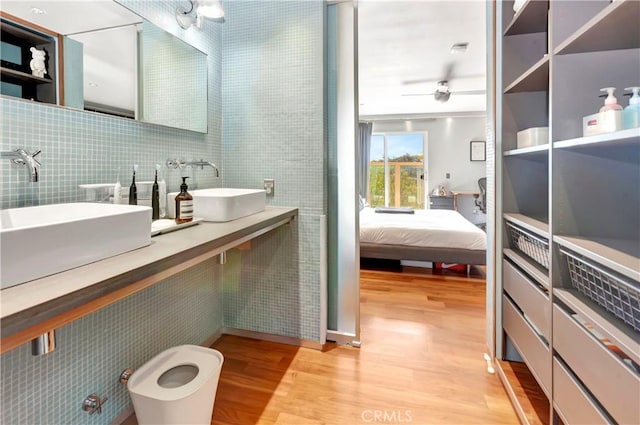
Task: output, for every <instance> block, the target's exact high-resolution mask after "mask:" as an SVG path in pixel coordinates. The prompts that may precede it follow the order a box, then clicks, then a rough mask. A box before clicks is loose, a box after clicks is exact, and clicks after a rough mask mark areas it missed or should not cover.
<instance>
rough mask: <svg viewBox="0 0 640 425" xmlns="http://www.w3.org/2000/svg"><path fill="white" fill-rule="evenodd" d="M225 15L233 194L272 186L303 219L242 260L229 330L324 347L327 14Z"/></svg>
mask: <svg viewBox="0 0 640 425" xmlns="http://www.w3.org/2000/svg"><path fill="white" fill-rule="evenodd" d="M225 12H226V16H225V19H226V22H225V28H224V37H223V71H222V72H223V75H224V85H223V118H224V120H223V121H224V124H223V135H224V137H223V164H224V165H223V170H222V173H223V174H224V175H225V185H228V186H230V187H246V188H260V187H262V181H263V179H264V178H273V179H275V196H274V197H272V198H268V202H269V204H271V205H282V206H294V207H298V208H299V212H300V216H299V220H298V221H297V223H295V225H294V226H292V228H290V229H288V230H287V229H283V230H280V231H278V233H277V234H276V235H273V236H272V237H268V238H265V239H264V240H262V239H261V240H260V242H259V245H258V246H257V247H256V248H254V249H252V250H251V251H246V252H245V254H243V258H242V264H241V265H238V267H239V270H236V271H235V272H234V273H237V274H238V275H239V276H240V278H239V280H237V282H238V283H237V284H235V286H234V283H233V282H234V281H229V280H228V276H226V277H225V283H224V284H225V306H224V308H225V311H224V317H225V325H226V326H229V327H240V328H243V329H250V330H256V331H260V332H266V333H273V334H279V335H286V336H291V337H296V338H302V339H306V340H314V341H318V340H319V339H320V217H321V216H322V215H324V214H326V173H325V168H326V166H325V164H326V159H325V138H324V121H323V120H324V110H323V108H324V100H323V96H324V87H323V80H324V77H323V69H324V63H323V55H324V53H323V20H324V5H323V2H322V1H321V0H312V1H231V2H227V3H225ZM289 249H291V250H292V251H288V250H289ZM274 253H275V255H274ZM229 269H230V268H229ZM226 273H227V269H225V274H226ZM229 273H232V272H231V271H230V272H229ZM227 285H232V286H233V291H231V292H230V291H229V290H228V289H229V288H228V287H227ZM273 311H275V312H276V313H275V314H273Z"/></svg>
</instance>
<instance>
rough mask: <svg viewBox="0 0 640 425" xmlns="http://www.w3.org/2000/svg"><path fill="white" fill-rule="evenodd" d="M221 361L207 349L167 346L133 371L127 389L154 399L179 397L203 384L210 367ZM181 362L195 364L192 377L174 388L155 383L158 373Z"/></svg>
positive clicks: (190, 392)
mask: <svg viewBox="0 0 640 425" xmlns="http://www.w3.org/2000/svg"><path fill="white" fill-rule="evenodd" d="M222 361H223V359H222V355H221V354H220V353H219V352H218V351H216V350H213V349H211V348H205V347H200V346H197V345H181V346H178V347H173V348H169V349H168V350H165V351H163V352H161V353H160V354H158V355H157V356H155V357H154V358H153V359H151V360H150V361H149V362H147V363H145V364H144V365H143V366H142V367H141V368H140V369H138V370H136V371H135V372H134V373H133V375H132V376H131V378H130V379H129V382H128V383H127V388H128V389H129V391H130V392H132V393H133V394H137V395H140V396H144V397H149V398H152V399H155V400H162V401H172V400H180V399H183V398H185V397H188V396H190V395H191V394H193V393H194V392H195V391H197V390H198V389H200V388H201V386H202V385H203V383H204V382H205V381H206V380H207V379H209V378H210V377H211V375H212V372H213V370H214V369H216V368H219V367H220V365H221V364H222ZM183 365H190V366H194V367H197V368H198V374H197V375H196V377H195V378H193V379H192V380H191V381H189V382H188V383H186V384H185V385H181V386H179V387H175V388H165V387H162V386H160V385H159V384H158V379H159V378H160V376H161V375H162V374H164V373H165V372H166V371H168V370H170V369H173V368H175V367H178V366H183Z"/></svg>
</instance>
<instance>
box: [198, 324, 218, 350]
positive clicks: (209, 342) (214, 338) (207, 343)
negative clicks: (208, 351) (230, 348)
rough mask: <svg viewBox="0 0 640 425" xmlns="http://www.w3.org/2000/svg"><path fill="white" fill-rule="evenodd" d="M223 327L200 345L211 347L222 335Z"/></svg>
mask: <svg viewBox="0 0 640 425" xmlns="http://www.w3.org/2000/svg"><path fill="white" fill-rule="evenodd" d="M222 329H224V328H221V329H218V332H216V333H214V334H213V335H211V336H210V337H209V338H207V339H205V340H204V341H203V342H202V343H201V344H200V345H201V346H202V347H211V346H212V345H213V344H214V343H215V342H216V341H217V340H218V339H220V337H221V336H222V333H223V332H222Z"/></svg>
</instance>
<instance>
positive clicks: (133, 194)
mask: <svg viewBox="0 0 640 425" xmlns="http://www.w3.org/2000/svg"><path fill="white" fill-rule="evenodd" d="M137 169H138V164H135V165H134V166H133V177H132V179H131V186H129V205H138V188H137V187H136V170H137Z"/></svg>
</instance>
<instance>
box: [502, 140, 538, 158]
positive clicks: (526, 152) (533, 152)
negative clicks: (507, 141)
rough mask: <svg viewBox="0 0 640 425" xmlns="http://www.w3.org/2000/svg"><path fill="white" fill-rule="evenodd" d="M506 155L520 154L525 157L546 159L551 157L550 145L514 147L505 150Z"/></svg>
mask: <svg viewBox="0 0 640 425" xmlns="http://www.w3.org/2000/svg"><path fill="white" fill-rule="evenodd" d="M503 155H504V156H518V157H523V158H531V159H534V160H543V161H546V160H548V158H549V145H548V144H546V145H538V146H529V147H527V148H519V149H512V150H509V151H505V152H504V153H503Z"/></svg>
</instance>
